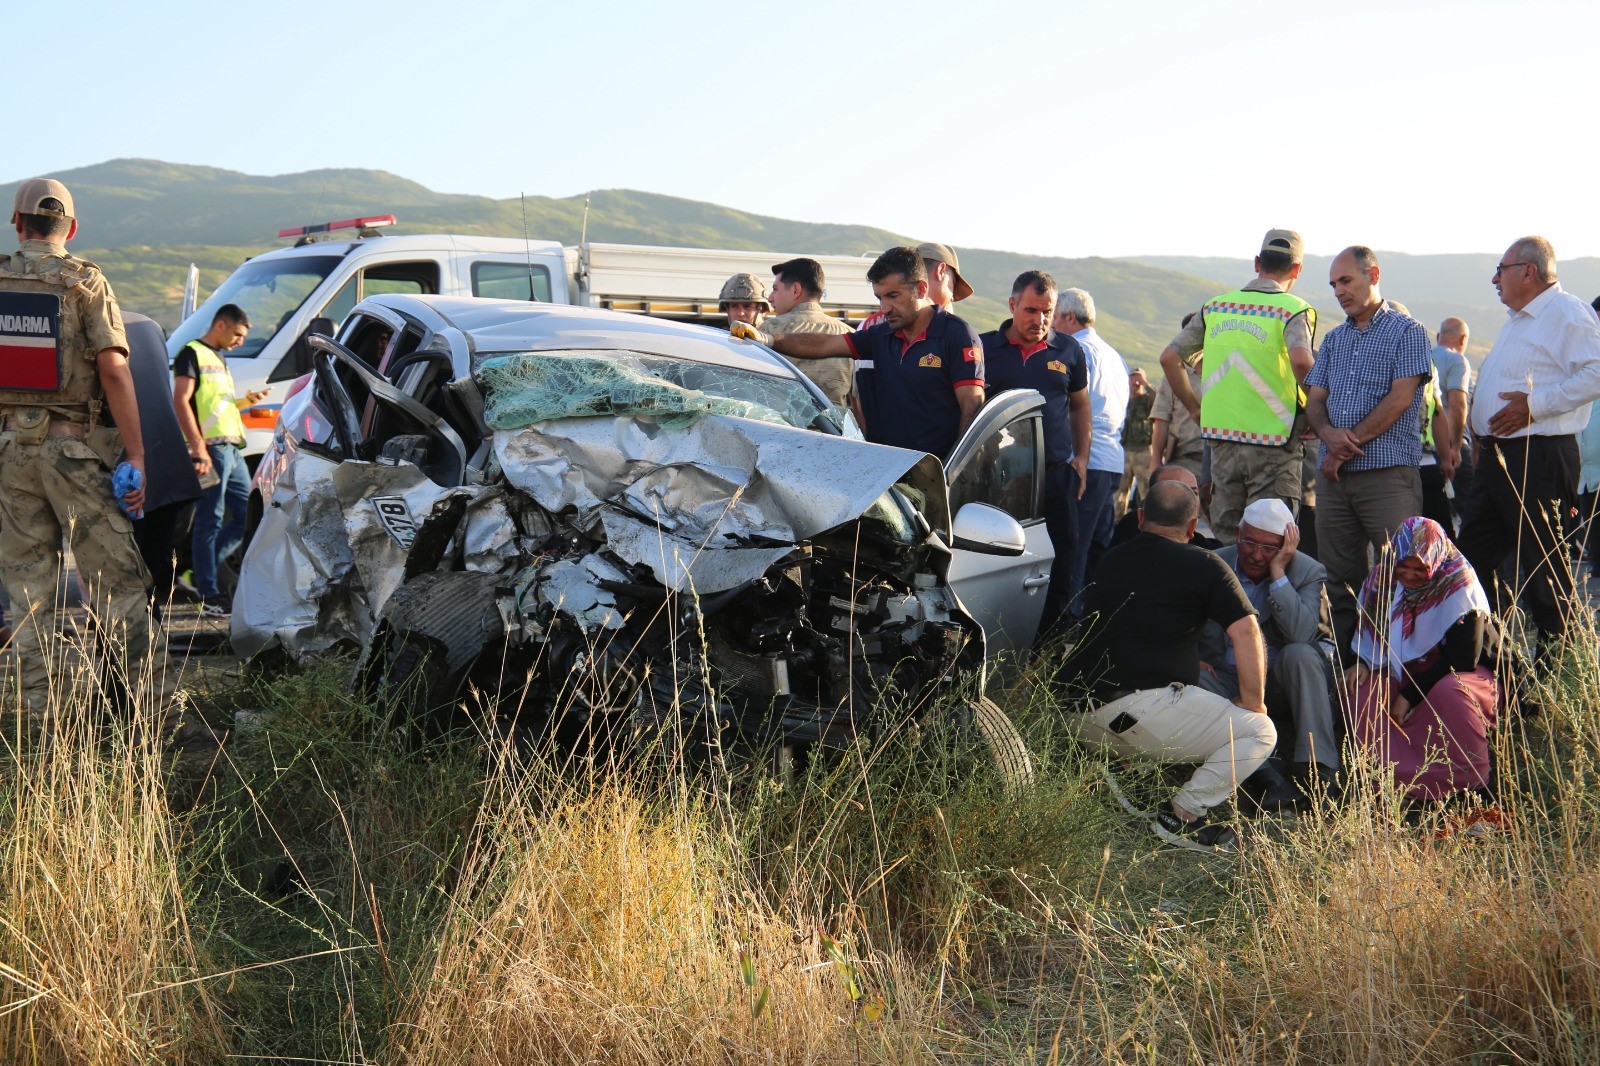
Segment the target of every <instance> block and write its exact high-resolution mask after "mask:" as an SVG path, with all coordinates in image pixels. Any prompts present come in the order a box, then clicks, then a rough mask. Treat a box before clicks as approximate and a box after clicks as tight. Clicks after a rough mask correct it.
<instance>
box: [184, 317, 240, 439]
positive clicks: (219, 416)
mask: <svg viewBox="0 0 1600 1066" xmlns="http://www.w3.org/2000/svg"><path fill="white" fill-rule="evenodd" d="M186 347H188V348H192V349H194V354H195V361H196V362H198V363H199V364H200V380H199V381H196V382H195V385H194V409H195V412H196V413H197V414H198V415H199V419H200V435H201V436H202V437H204V438H205V439H206V440H208V441H230V442H233V443H243V442H244V419H242V418H240V417H239V408H238V407H236V406H235V405H234V402H233V400H234V393H233V374H232V373H230V372H229V370H228V364H227V363H225V362H223V361H222V358H221V357H220V356H218V355H217V353H216V352H214V351H212V350H211V349H210V348H208V347H207V346H206V345H205V344H203V343H201V342H200V341H190V342H189V343H188V344H187V345H186Z"/></svg>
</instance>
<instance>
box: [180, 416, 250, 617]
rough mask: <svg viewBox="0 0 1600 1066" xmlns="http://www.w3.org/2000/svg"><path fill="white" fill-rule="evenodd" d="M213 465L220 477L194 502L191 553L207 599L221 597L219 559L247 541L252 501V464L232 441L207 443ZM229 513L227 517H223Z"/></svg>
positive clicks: (196, 580)
mask: <svg viewBox="0 0 1600 1066" xmlns="http://www.w3.org/2000/svg"><path fill="white" fill-rule="evenodd" d="M206 451H208V452H210V453H211V468H212V469H213V470H215V471H216V472H217V476H218V477H219V478H221V479H222V480H221V481H218V482H217V483H216V484H215V485H213V486H211V487H210V488H209V489H206V490H205V492H203V493H201V495H200V499H199V501H198V502H197V503H196V504H195V505H194V535H193V537H192V538H191V539H190V542H189V554H190V555H191V557H192V558H193V560H194V587H195V588H196V589H197V590H199V593H200V596H201V597H202V598H203V599H206V600H215V599H219V598H220V597H221V592H220V590H218V588H217V563H218V562H219V561H220V560H223V559H226V558H227V557H228V556H230V555H232V554H233V553H234V552H235V551H237V550H238V549H239V545H240V544H242V543H243V542H244V522H245V511H246V508H247V507H248V506H249V504H250V468H249V467H248V466H246V465H245V461H244V455H243V453H241V452H240V451H239V449H238V448H237V447H236V446H235V445H232V444H208V445H206ZM224 516H226V518H224Z"/></svg>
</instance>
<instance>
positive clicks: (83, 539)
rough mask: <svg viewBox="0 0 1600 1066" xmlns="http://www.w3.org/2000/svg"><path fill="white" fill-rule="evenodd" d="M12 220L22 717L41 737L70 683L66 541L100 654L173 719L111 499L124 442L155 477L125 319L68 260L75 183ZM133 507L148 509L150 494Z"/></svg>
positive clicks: (34, 185) (34, 193) (32, 193)
mask: <svg viewBox="0 0 1600 1066" xmlns="http://www.w3.org/2000/svg"><path fill="white" fill-rule="evenodd" d="M11 221H12V222H13V223H14V224H15V225H16V228H17V237H18V239H19V240H20V241H21V249H20V250H19V251H18V252H17V253H16V254H14V255H10V256H0V575H3V578H4V582H5V587H6V592H7V593H8V594H9V595H10V597H11V602H12V604H13V606H14V608H15V611H16V618H15V623H16V624H15V627H14V628H15V629H16V638H15V643H14V645H13V648H12V656H13V659H12V661H13V663H15V664H16V666H17V670H18V672H19V673H20V675H21V692H22V699H23V703H24V709H25V712H26V714H27V716H28V719H29V725H30V727H32V728H35V729H37V728H43V727H47V726H48V724H49V717H50V716H51V714H52V712H53V710H54V708H53V704H54V702H55V701H54V699H52V696H51V691H50V689H51V685H50V680H51V676H52V674H55V675H59V674H61V673H62V671H61V670H60V667H61V665H62V662H63V656H62V655H61V648H60V647H59V644H60V638H59V637H58V635H57V633H58V630H57V612H56V583H57V577H58V574H59V572H60V567H61V546H62V540H63V536H66V537H70V538H71V542H72V551H73V555H74V557H75V558H76V560H77V565H78V572H79V573H80V574H81V575H82V577H83V580H84V584H85V586H86V587H87V589H88V593H89V603H90V604H91V606H92V607H93V608H94V610H95V612H96V616H97V624H98V636H99V640H100V643H101V647H102V648H103V649H104V650H105V651H107V652H108V653H111V654H112V655H113V656H114V657H115V652H117V651H118V650H121V651H123V652H125V657H122V659H121V661H120V662H116V663H113V664H111V665H112V668H113V669H114V670H115V671H116V673H117V675H119V676H125V677H126V678H127V680H128V691H129V692H130V693H131V694H133V695H135V696H137V695H140V694H144V695H151V696H153V698H155V699H156V700H158V701H159V707H160V710H161V711H163V712H164V711H167V710H169V709H170V708H169V705H170V703H171V696H172V693H173V689H174V681H175V678H173V677H171V676H169V671H168V669H167V660H166V648H165V641H164V640H163V639H162V638H161V637H160V636H159V635H157V633H156V631H155V630H154V628H153V627H152V625H151V619H150V613H149V600H148V597H147V589H148V586H149V583H150V576H149V573H148V572H147V571H146V570H145V566H144V562H143V561H142V560H141V559H140V557H139V552H138V549H137V548H136V547H135V545H134V540H133V523H132V521H131V520H130V519H129V518H128V516H127V515H125V514H123V513H122V511H121V510H119V509H118V507H117V502H116V500H115V499H113V498H112V495H111V472H112V469H113V467H114V466H115V464H116V462H117V460H118V457H119V456H120V455H122V454H123V452H124V445H126V458H127V461H128V463H129V464H130V465H132V466H134V467H135V468H137V469H138V470H139V471H140V473H141V475H142V474H143V470H144V444H143V442H142V439H141V437H140V433H139V411H138V407H137V405H136V403H135V400H134V391H133V378H132V376H131V374H130V373H129V371H128V361H127V356H128V342H127V338H126V337H125V336H124V334H123V328H122V314H121V312H120V311H119V310H118V308H117V300H116V297H115V296H114V295H113V294H112V292H111V286H110V285H109V284H108V283H107V282H106V279H105V277H104V276H103V275H102V274H101V273H100V270H99V268H98V267H96V266H95V265H94V264H93V263H90V262H87V261H85V260H82V259H78V258H76V257H74V256H72V255H69V254H68V253H67V250H66V247H65V245H66V242H67V241H69V240H71V239H72V238H73V236H75V235H76V233H77V230H78V224H77V221H76V219H75V218H74V215H73V204H72V195H71V193H69V192H68V191H67V188H66V186H64V185H62V184H61V183H60V182H58V181H54V180H52V179H49V178H34V179H32V180H30V181H25V182H23V183H22V185H21V187H20V188H18V190H17V197H16V201H15V205H14V210H13V213H12V216H11ZM108 408H109V411H108ZM108 413H109V415H110V419H107V417H106V415H107V414H108ZM112 420H114V421H115V426H113V425H112V424H111V421H112ZM119 428H120V430H121V433H120V434H119V432H118V429H119ZM124 501H125V502H126V503H128V504H129V505H130V507H132V508H133V509H134V510H135V511H136V512H137V511H138V510H139V509H140V508H142V507H143V505H144V489H143V487H142V486H141V487H140V488H137V489H135V490H133V491H132V492H129V493H128V494H127V495H126V496H125V497H124ZM124 669H125V670H126V674H125V675H123V674H122V670H124ZM152 669H153V671H154V678H153V682H152V681H151V680H150V679H149V678H148V676H147V675H148V674H149V673H150V672H151V671H152Z"/></svg>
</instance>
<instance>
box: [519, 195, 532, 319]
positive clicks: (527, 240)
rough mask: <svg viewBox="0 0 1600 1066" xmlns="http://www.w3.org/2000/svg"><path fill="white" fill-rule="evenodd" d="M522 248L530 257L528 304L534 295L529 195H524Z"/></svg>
mask: <svg viewBox="0 0 1600 1066" xmlns="http://www.w3.org/2000/svg"><path fill="white" fill-rule="evenodd" d="M522 247H523V249H524V250H525V251H526V252H527V255H528V302H529V303H532V302H533V299H534V295H533V238H532V237H529V236H528V194H527V193H523V194H522Z"/></svg>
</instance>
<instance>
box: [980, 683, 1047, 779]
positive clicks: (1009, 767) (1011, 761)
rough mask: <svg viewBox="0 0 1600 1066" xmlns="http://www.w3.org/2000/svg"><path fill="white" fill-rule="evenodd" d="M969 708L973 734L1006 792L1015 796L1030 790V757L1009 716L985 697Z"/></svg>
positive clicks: (1031, 761)
mask: <svg viewBox="0 0 1600 1066" xmlns="http://www.w3.org/2000/svg"><path fill="white" fill-rule="evenodd" d="M970 706H971V710H972V728H973V731H974V732H976V733H977V735H978V739H979V740H980V741H981V742H982V743H983V746H984V747H985V748H986V749H988V752H989V758H990V759H991V760H992V761H993V763H994V768H995V773H997V774H998V775H999V776H1000V780H1001V783H1002V784H1003V785H1004V786H1005V790H1006V792H1007V793H1008V794H1010V795H1013V796H1015V795H1020V794H1021V793H1023V792H1026V791H1027V790H1028V789H1030V788H1032V787H1033V758H1032V757H1031V756H1030V755H1029V754H1028V745H1027V744H1025V743H1024V742H1023V740H1022V734H1021V733H1019V732H1018V731H1017V727H1016V725H1015V724H1014V723H1013V722H1012V721H1011V718H1010V716H1008V715H1007V714H1006V712H1005V711H1003V710H1001V708H1000V705H999V704H998V703H996V702H995V701H994V700H991V699H990V698H989V697H988V696H979V697H978V698H977V699H975V700H973V701H972V702H971V704H970Z"/></svg>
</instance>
